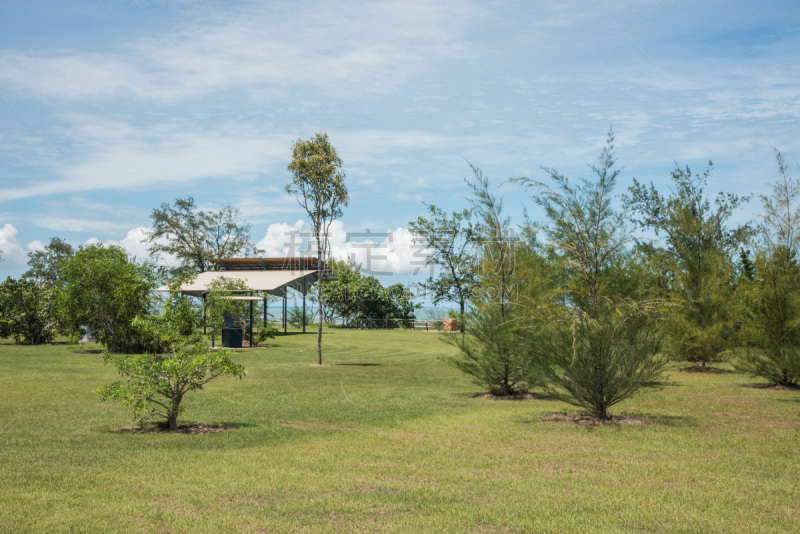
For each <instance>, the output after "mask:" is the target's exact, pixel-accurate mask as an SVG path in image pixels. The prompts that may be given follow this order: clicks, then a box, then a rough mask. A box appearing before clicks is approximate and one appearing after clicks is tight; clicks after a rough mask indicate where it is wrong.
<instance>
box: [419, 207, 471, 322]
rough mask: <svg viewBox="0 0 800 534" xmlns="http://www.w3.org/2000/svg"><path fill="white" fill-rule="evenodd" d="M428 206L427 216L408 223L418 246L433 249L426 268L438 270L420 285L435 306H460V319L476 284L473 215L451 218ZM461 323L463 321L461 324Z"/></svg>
mask: <svg viewBox="0 0 800 534" xmlns="http://www.w3.org/2000/svg"><path fill="white" fill-rule="evenodd" d="M425 206H426V207H427V208H428V216H427V217H422V216H420V217H417V218H416V220H414V221H411V222H409V223H408V229H409V231H410V232H411V233H413V234H414V236H415V238H416V240H417V241H418V243H417V244H418V245H421V246H424V247H425V248H426V249H430V251H431V255H430V256H428V257H426V265H430V266H432V267H434V268H435V267H438V268H439V272H438V273H437V274H435V275H433V274H432V275H431V276H429V277H428V279H427V280H426V281H425V282H423V283H422V284H421V285H422V287H424V288H425V289H426V290H428V291H430V292H431V297H432V299H431V300H432V301H433V303H434V304H438V303H439V302H442V301H447V302H456V303H458V305H459V308H460V310H461V313H460V317H459V319H461V318H463V316H464V312H465V309H466V303H467V302H468V301H469V299H470V298H471V297H472V292H473V289H474V287H475V284H476V282H477V279H476V276H475V272H474V265H473V261H472V253H473V248H474V243H473V240H474V239H475V237H476V235H475V229H474V227H473V223H472V215H471V213H472V212H471V210H463V211H460V212H459V211H454V212H453V213H452V214H450V215H448V214H447V212H445V211H443V210H442V209H440V208H437V207H436V206H434V205H432V204H426V205H425ZM461 323H463V321H459V324H461ZM462 331H463V325H462Z"/></svg>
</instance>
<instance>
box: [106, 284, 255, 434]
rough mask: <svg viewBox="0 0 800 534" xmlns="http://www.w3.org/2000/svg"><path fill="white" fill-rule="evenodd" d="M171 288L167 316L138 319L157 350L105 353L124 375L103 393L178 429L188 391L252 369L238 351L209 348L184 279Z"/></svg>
mask: <svg viewBox="0 0 800 534" xmlns="http://www.w3.org/2000/svg"><path fill="white" fill-rule="evenodd" d="M171 290H172V291H171V295H170V298H169V300H168V301H167V303H166V305H165V308H164V311H163V313H162V314H161V315H149V316H145V317H138V318H137V319H136V320H135V324H136V326H137V327H138V328H139V330H140V331H141V332H142V333H143V335H145V336H146V337H147V338H148V339H150V340H152V343H153V344H154V345H155V346H156V347H157V349H156V350H155V351H154V352H153V353H152V354H134V355H128V354H110V353H105V354H104V356H103V360H104V361H105V362H106V363H110V364H113V365H114V366H116V367H117V369H118V370H119V372H120V374H121V375H122V376H123V377H124V379H123V380H120V381H117V382H114V383H113V384H110V385H108V386H105V387H102V388H99V389H98V390H97V393H98V394H100V395H101V397H102V398H103V400H107V399H117V400H121V401H122V402H124V403H125V404H126V405H129V406H132V407H133V413H134V419H135V420H136V421H138V422H139V423H141V424H144V423H145V422H148V421H151V420H153V419H164V420H165V421H166V424H167V426H168V427H169V429H170V430H175V429H176V428H177V426H178V415H179V414H180V413H181V412H182V408H181V403H182V401H183V399H184V397H185V396H186V394H188V393H190V392H192V391H196V390H199V389H202V388H203V386H204V385H205V384H207V383H208V382H210V381H211V380H214V379H215V378H219V377H221V376H235V377H238V378H241V377H242V376H244V375H245V374H246V371H245V369H244V366H242V365H240V364H237V363H234V362H233V361H232V360H231V355H232V354H233V351H231V350H228V349H219V350H213V349H211V348H209V347H208V344H207V343H206V341H205V339H204V337H203V336H202V335H201V334H199V333H197V327H198V326H199V320H198V317H197V314H196V313H194V309H193V307H192V304H191V303H190V302H189V298H188V297H186V296H183V295H181V294H180V284H179V283H178V284H175V285H173V286H172V287H171Z"/></svg>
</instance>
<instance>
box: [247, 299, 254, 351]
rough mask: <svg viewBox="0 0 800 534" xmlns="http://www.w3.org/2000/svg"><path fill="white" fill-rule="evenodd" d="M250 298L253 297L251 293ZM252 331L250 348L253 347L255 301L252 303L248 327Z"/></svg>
mask: <svg viewBox="0 0 800 534" xmlns="http://www.w3.org/2000/svg"><path fill="white" fill-rule="evenodd" d="M250 296H251V297H252V296H253V292H252V291H251V292H250ZM247 326H248V327H249V330H250V346H251V347H252V346H253V301H252V300H251V301H250V324H249V325H247Z"/></svg>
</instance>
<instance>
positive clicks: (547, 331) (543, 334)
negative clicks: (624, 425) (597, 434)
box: [532, 301, 668, 419]
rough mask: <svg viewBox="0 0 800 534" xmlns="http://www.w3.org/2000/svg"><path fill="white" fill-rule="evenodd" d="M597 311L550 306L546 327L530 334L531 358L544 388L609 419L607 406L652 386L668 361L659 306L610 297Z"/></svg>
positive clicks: (554, 394)
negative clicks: (532, 340)
mask: <svg viewBox="0 0 800 534" xmlns="http://www.w3.org/2000/svg"><path fill="white" fill-rule="evenodd" d="M598 309H600V310H602V311H601V312H600V313H597V314H596V315H592V314H589V313H585V312H584V311H582V310H572V311H571V312H570V311H569V310H568V309H565V308H563V307H551V308H549V310H548V312H549V314H551V316H552V315H555V316H556V317H557V319H555V320H553V319H551V320H550V321H549V324H548V326H547V327H546V328H543V329H542V331H539V332H536V333H534V334H533V337H534V338H535V339H536V341H537V343H539V346H540V350H539V351H537V352H535V353H533V355H532V356H533V361H534V363H535V364H536V365H537V366H538V367H539V371H538V372H539V373H540V374H541V376H542V377H543V379H544V380H545V383H546V384H547V386H546V389H547V390H548V391H549V393H550V394H551V395H552V396H553V397H555V398H557V399H559V400H562V401H564V402H567V403H569V404H573V405H575V406H580V407H582V408H585V409H586V410H588V411H589V412H590V413H592V414H594V415H596V416H597V417H599V418H601V419H609V418H610V415H609V412H608V410H609V408H611V407H612V406H614V405H615V404H617V403H619V402H622V401H623V400H626V399H628V398H630V397H631V396H633V395H635V394H636V393H637V392H639V390H640V389H642V388H643V387H652V386H654V385H656V381H657V379H658V378H659V377H660V376H661V373H662V371H663V369H664V366H665V365H666V364H667V363H668V360H667V359H666V358H665V357H663V356H662V355H661V354H660V348H661V344H662V338H663V329H662V328H660V325H659V320H658V318H659V315H660V313H661V311H660V306H658V305H656V306H653V305H652V304H651V303H647V304H637V303H633V302H625V301H620V302H617V304H616V305H615V306H614V307H612V306H611V303H610V302H609V303H608V305H606V304H604V305H602V306H600V307H599V308H598Z"/></svg>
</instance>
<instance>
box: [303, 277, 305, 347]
mask: <svg viewBox="0 0 800 534" xmlns="http://www.w3.org/2000/svg"><path fill="white" fill-rule="evenodd" d="M303 333H304V334H305V333H306V279H305V278H303Z"/></svg>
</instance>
